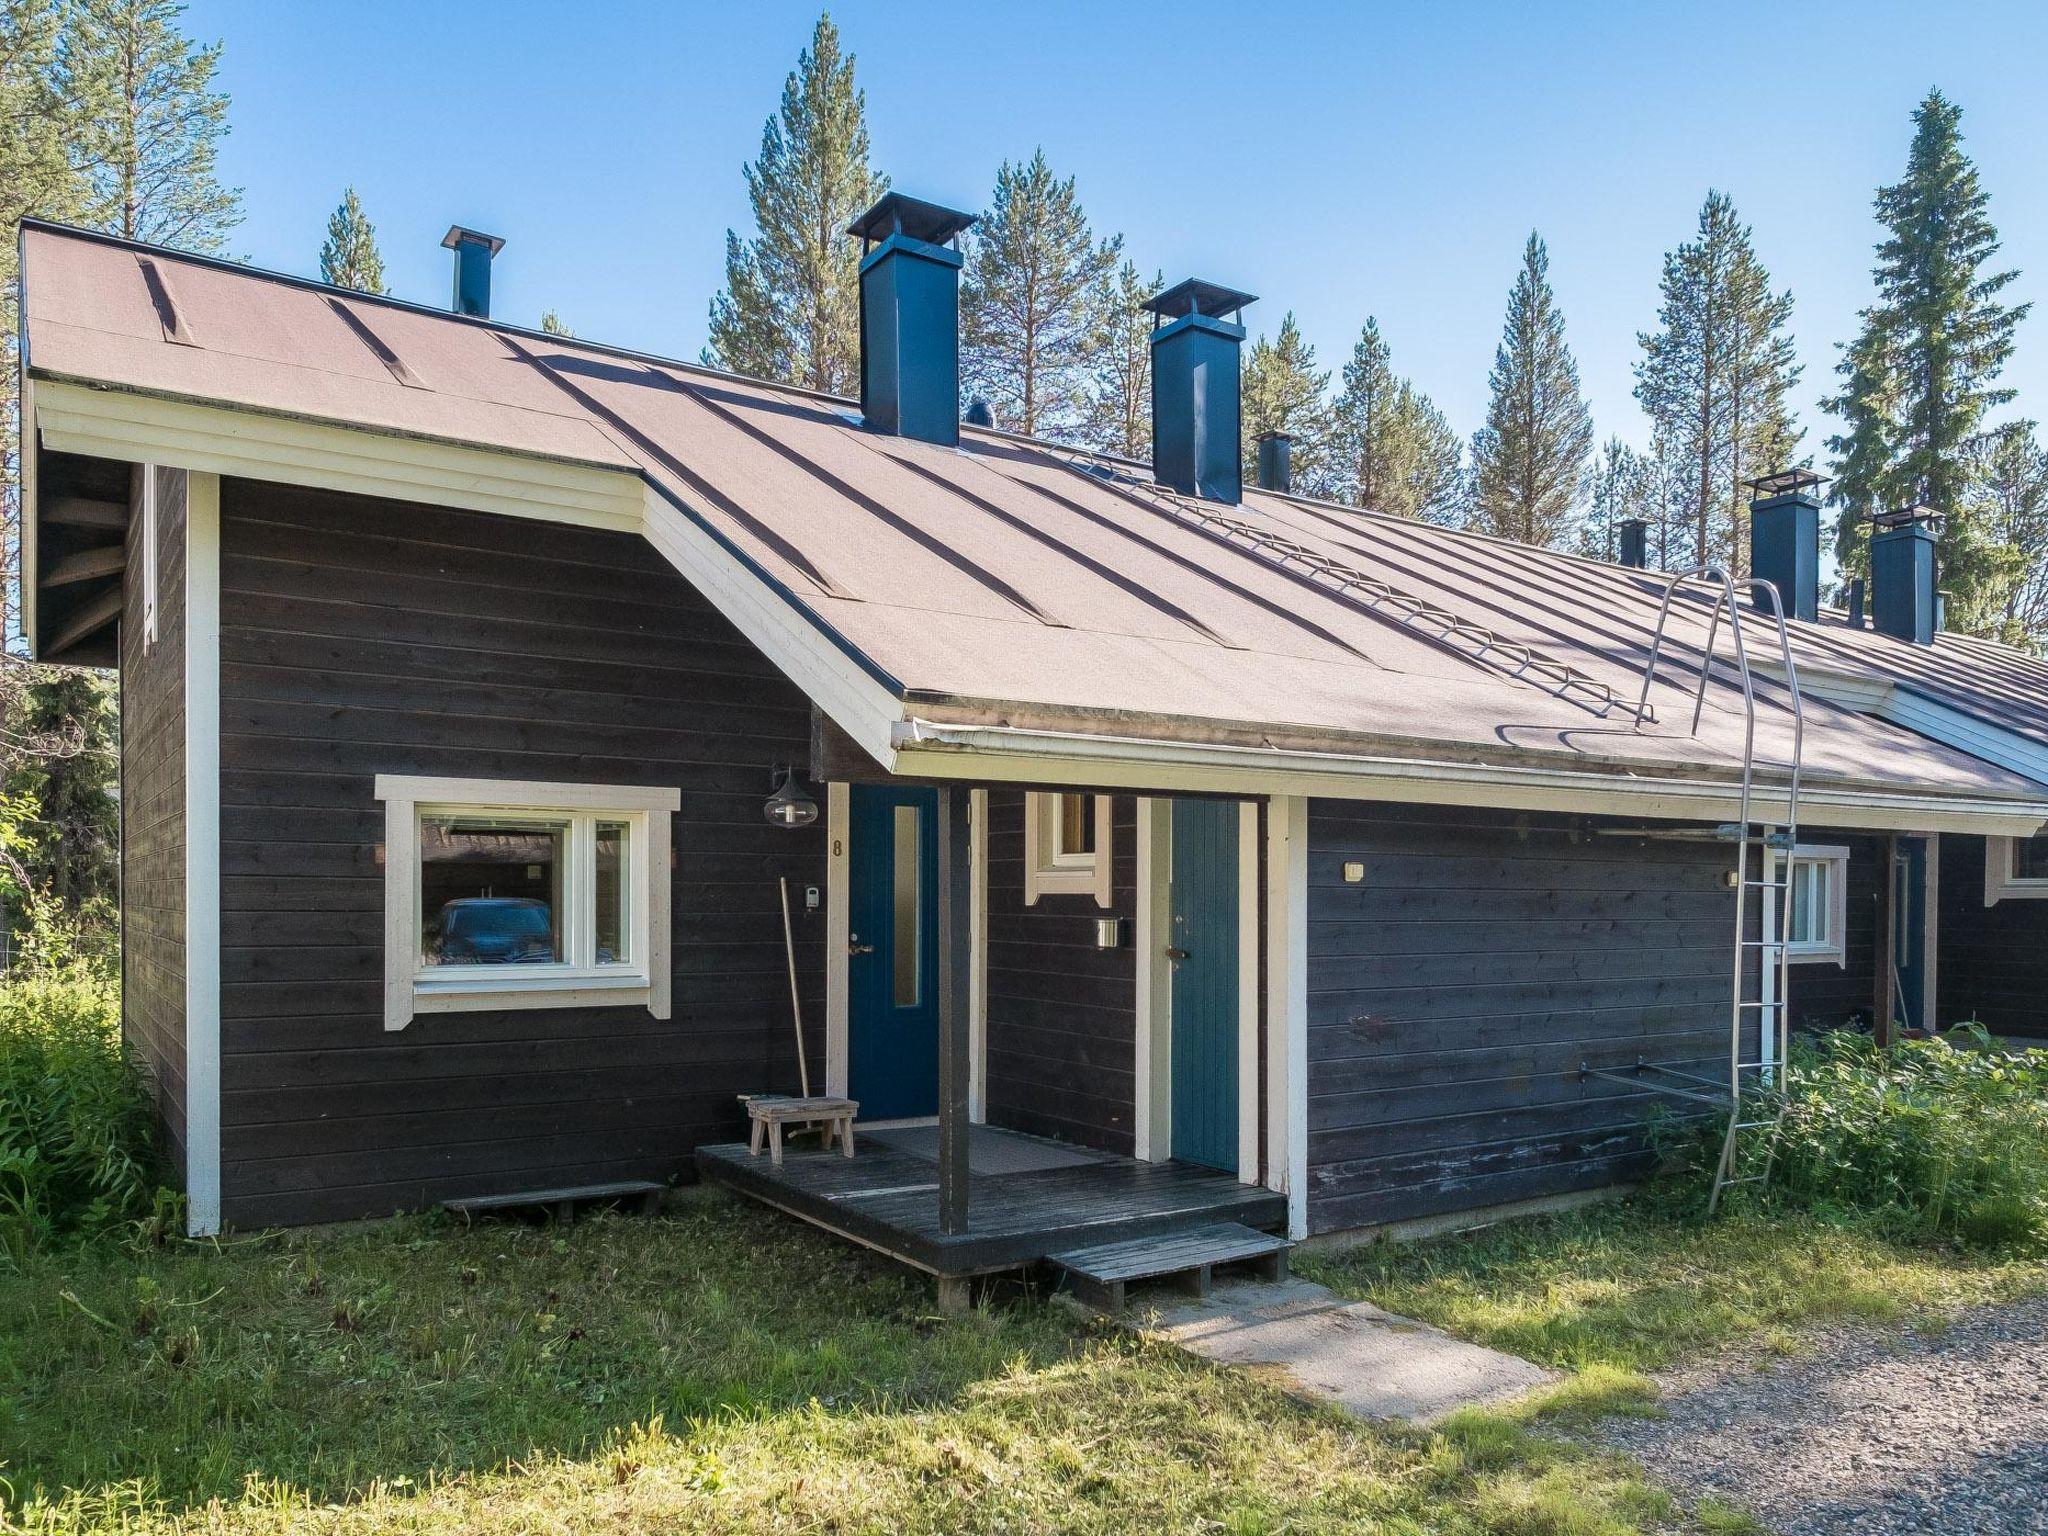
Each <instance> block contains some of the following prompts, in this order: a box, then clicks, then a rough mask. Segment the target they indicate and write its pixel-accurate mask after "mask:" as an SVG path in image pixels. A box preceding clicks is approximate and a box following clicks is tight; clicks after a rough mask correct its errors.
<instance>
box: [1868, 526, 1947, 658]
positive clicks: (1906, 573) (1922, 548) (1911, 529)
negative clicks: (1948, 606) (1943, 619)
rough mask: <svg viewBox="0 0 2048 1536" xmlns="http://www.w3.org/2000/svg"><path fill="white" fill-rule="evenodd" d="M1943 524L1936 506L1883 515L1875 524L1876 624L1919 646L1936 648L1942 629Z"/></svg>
mask: <svg viewBox="0 0 2048 1536" xmlns="http://www.w3.org/2000/svg"><path fill="white" fill-rule="evenodd" d="M1940 522H1941V516H1940V514H1939V513H1937V512H1935V511H1934V510H1933V509H1932V508H1931V507H1910V508H1908V509H1907V510H1906V511H1904V512H1880V513H1878V515H1877V516H1875V517H1873V518H1872V519H1871V520H1870V607H1871V614H1870V621H1871V625H1872V627H1873V628H1875V629H1878V630H1882V631H1883V632H1884V633H1885V634H1887V635H1891V636H1893V637H1894V638H1895V639H1899V640H1910V641H1912V642H1913V644H1915V645H1932V644H1933V643H1934V632H1935V630H1936V629H1938V628H1939V627H1940V624H1939V621H1938V620H1937V619H1936V617H1935V601H1936V596H1937V594H1936V588H1935V568H1934V534H1935V529H1936V527H1937V526H1938V525H1939V524H1940Z"/></svg>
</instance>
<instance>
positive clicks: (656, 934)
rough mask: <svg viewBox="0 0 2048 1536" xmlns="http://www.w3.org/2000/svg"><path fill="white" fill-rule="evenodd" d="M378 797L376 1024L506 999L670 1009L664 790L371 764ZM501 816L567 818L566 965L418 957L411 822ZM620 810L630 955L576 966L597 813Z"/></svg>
mask: <svg viewBox="0 0 2048 1536" xmlns="http://www.w3.org/2000/svg"><path fill="white" fill-rule="evenodd" d="M376 794H377V798H378V799H379V800H381V801H383V802H384V1027H385V1028H386V1029H394V1030H395V1029H404V1028H405V1027H406V1025H408V1024H410V1023H411V1022H412V1021H413V1018H414V1016H415V1015H417V1014H422V1013H466V1012H476V1011H478V1010H483V1009H505V1008H588V1007H621V1008H624V1007H644V1008H645V1009H647V1011H648V1012H649V1013H651V1014H653V1015H654V1017H655V1018H657V1019H665V1018H667V1017H668V1016H669V995H670V991H671V976H670V970H669V887H670V883H671V874H672V871H671V863H672V859H671V853H670V850H671V846H672V845H671V843H670V840H669V818H670V816H671V815H672V814H673V813H674V812H675V811H677V810H678V809H680V808H681V804H682V795H681V792H680V791H678V790H673V789H642V788H637V787H634V786H630V785H610V784H548V783H536V782H531V781H523V780H508V779H450V778H433V777H421V776H414V775H410V774H389V773H380V774H378V775H377V786H376ZM442 815H459V816H478V815H485V816H488V815H506V816H516V817H532V818H539V817H547V818H559V819H562V820H564V821H566V822H568V823H569V826H570V834H569V839H568V860H569V864H568V868H567V870H565V871H564V875H563V892H564V894H563V906H564V908H565V912H564V928H565V932H566V939H567V944H566V946H565V947H566V949H567V951H568V953H569V955H570V956H571V959H572V963H570V964H567V965H555V964H548V965H492V966H468V965H465V966H438V965H432V966H430V965H422V964H421V963H420V920H421V913H420V867H419V829H420V818H421V817H422V816H442ZM599 821H623V822H625V823H626V825H627V828H628V831H627V835H626V841H627V876H626V878H627V882H628V884H627V922H628V930H629V934H630V937H629V940H628V951H627V952H628V954H629V956H630V957H631V958H629V959H628V960H627V961H625V962H624V963H622V964H618V965H602V966H600V965H595V964H588V963H587V964H584V965H577V964H574V963H573V960H574V958H575V957H576V955H577V954H578V951H579V948H587V947H588V945H589V943H590V942H591V935H590V934H589V932H588V931H587V930H588V928H589V922H588V919H587V917H586V916H585V914H584V909H585V908H586V907H594V897H595V887H594V883H593V882H594V878H595V876H594V869H595V865H594V862H593V857H594V843H593V838H594V834H595V828H596V823H598V822H599Z"/></svg>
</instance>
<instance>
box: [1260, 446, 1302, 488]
mask: <svg viewBox="0 0 2048 1536" xmlns="http://www.w3.org/2000/svg"><path fill="white" fill-rule="evenodd" d="M1259 489H1260V490H1262V491H1278V492H1279V493H1280V494H1281V495H1283V496H1285V495H1287V494H1289V493H1290V492H1292V491H1293V489H1294V439H1293V437H1292V436H1290V435H1289V434H1288V433H1285V432H1261V433H1260V434H1259Z"/></svg>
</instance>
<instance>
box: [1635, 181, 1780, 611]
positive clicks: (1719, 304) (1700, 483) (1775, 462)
mask: <svg viewBox="0 0 2048 1536" xmlns="http://www.w3.org/2000/svg"><path fill="white" fill-rule="evenodd" d="M1662 293H1663V302H1662V304H1661V305H1660V307H1659V309H1658V313H1657V318H1658V322H1659V326H1660V329H1658V330H1657V331H1654V332H1650V333H1646V334H1643V335H1641V336H1639V337H1638V338H1637V339H1638V341H1639V342H1640V343H1641V345H1642V348H1643V354H1644V355H1643V357H1642V358H1641V359H1640V360H1639V361H1638V362H1637V364H1636V398H1637V400H1639V401H1640V402H1641V403H1642V406H1643V409H1644V411H1646V412H1647V413H1648V415H1649V417H1650V420H1651V422H1652V424H1653V425H1654V427H1655V429H1656V431H1657V432H1658V433H1659V434H1660V435H1661V436H1662V438H1663V440H1664V441H1665V442H1666V443H1667V444H1669V445H1670V446H1671V447H1672V449H1673V450H1674V451H1676V452H1679V453H1681V454H1683V455H1684V457H1685V459H1686V461H1687V463H1688V464H1689V465H1690V467H1691V484H1690V487H1689V505H1690V510H1691V519H1692V540H1691V547H1690V549H1689V550H1687V551H1685V552H1684V556H1683V558H1684V560H1685V563H1686V564H1688V565H1707V564H1712V563H1721V564H1725V565H1726V566H1727V567H1728V569H1729V570H1731V571H1734V572H1736V573H1737V574H1740V573H1741V572H1742V571H1744V570H1746V569H1747V567H1748V551H1749V540H1748V538H1747V530H1748V526H1749V510H1748V509H1749V497H1748V495H1747V493H1746V492H1745V490H1744V488H1743V487H1744V482H1745V481H1747V480H1751V479H1754V478H1755V477H1756V476H1757V475H1760V474H1765V473H1768V472H1770V471H1771V470H1774V469H1781V468H1783V467H1784V466H1785V465H1786V464H1787V463H1788V462H1789V461H1790V458H1791V455H1792V453H1793V452H1794V451H1795V450H1796V448H1797V445H1798V440H1799V433H1798V429H1797V428H1796V427H1795V426H1794V424H1793V422H1792V418H1791V411H1790V407H1789V404H1788V400H1789V396H1790V391H1791V389H1792V386H1793V385H1794V384H1795V383H1796V382H1797V381H1798V378H1799V365H1798V363H1797V362H1796V361H1795V359H1794V356H1793V350H1792V341H1791V338H1790V337H1789V336H1787V335H1785V334H1784V331H1785V327H1786V325H1787V324H1788V323H1789V322H1790V320H1791V315H1792V296H1791V295H1790V294H1789V293H1773V292H1772V291H1771V285H1770V274H1769V273H1768V272H1766V271H1765V270H1764V267H1763V264H1762V263H1761V262H1760V261H1758V259H1757V256H1756V250H1755V246H1754V244H1753V242H1752V239H1751V235H1750V231H1749V228H1748V227H1747V226H1746V225H1744V224H1743V223H1742V221H1741V219H1740V218H1738V217H1737V215H1736V212H1735V204H1734V202H1733V201H1732V200H1731V199H1730V198H1728V197H1727V195H1726V194H1724V193H1721V192H1713V191H1710V192H1708V193H1707V200H1706V202H1705V204H1704V205H1703V206H1702V207H1701V209H1700V215H1699V226H1698V233H1697V235H1696V237H1695V238H1694V239H1692V240H1690V241H1688V242H1686V243H1685V244H1683V245H1680V246H1679V247H1678V248H1677V249H1676V250H1674V251H1670V252H1667V253H1666V255H1665V257H1664V276H1663V281H1662Z"/></svg>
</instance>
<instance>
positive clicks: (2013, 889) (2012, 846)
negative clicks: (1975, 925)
mask: <svg viewBox="0 0 2048 1536" xmlns="http://www.w3.org/2000/svg"><path fill="white" fill-rule="evenodd" d="M2020 841H2021V840H2020V839H2019V838H2017V837H1987V838H1985V839H1984V905H1985V906H1987V907H1995V906H1997V905H1998V904H1999V903H2000V902H2001V901H2048V877H2044V876H2040V875H2031V876H2027V875H2015V874H2014V873H2013V872H2012V870H2013V863H2014V855H2015V853H2017V852H2018V847H2019V843H2020Z"/></svg>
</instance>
